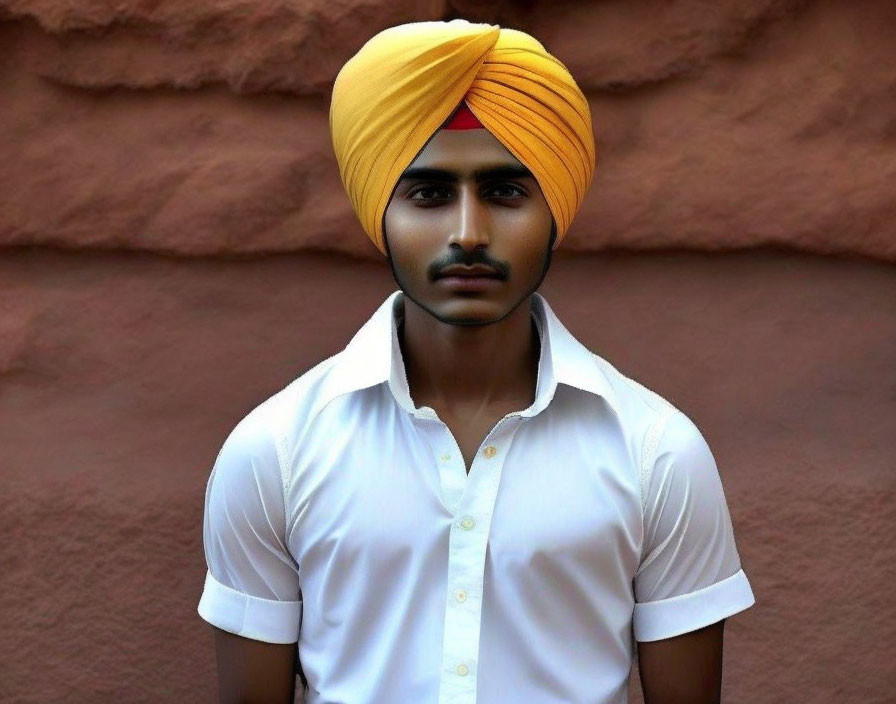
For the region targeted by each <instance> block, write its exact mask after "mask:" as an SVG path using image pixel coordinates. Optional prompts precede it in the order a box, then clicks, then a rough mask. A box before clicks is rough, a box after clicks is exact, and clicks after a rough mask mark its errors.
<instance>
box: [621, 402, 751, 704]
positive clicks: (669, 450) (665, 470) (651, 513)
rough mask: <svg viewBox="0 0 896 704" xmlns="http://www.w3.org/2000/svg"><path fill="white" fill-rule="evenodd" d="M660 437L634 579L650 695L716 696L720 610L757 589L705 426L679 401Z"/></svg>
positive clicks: (659, 700)
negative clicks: (745, 567)
mask: <svg viewBox="0 0 896 704" xmlns="http://www.w3.org/2000/svg"><path fill="white" fill-rule="evenodd" d="M660 429H661V430H662V429H663V426H662V425H660ZM655 447H656V454H655V455H654V456H653V457H645V468H649V470H650V471H649V472H648V473H647V474H645V475H642V482H643V483H642V489H643V490H644V494H643V500H644V506H643V508H644V539H643V545H642V557H641V564H640V566H639V568H638V572H637V574H636V576H635V579H634V590H635V601H636V603H635V609H634V614H633V628H634V637H635V640H637V641H638V659H639V670H640V674H641V683H642V687H643V690H644V697H645V702H647V704H679V703H684V702H687V703H688V704H709V703H710V702H718V701H719V698H720V690H721V681H722V634H723V629H724V620H725V619H726V618H728V617H729V616H732V615H734V614H736V613H738V612H739V611H742V610H744V609H746V608H748V607H749V606H750V605H752V604H753V602H754V599H753V593H752V590H751V589H750V585H749V582H748V581H747V578H746V575H745V574H744V572H743V569H742V568H741V564H740V558H739V556H738V553H737V548H736V545H735V542H734V533H733V530H732V526H731V518H730V516H729V514H728V507H727V504H726V501H725V495H724V491H723V489H722V483H721V479H720V477H719V473H718V469H717V467H716V463H715V459H714V458H713V456H712V452H711V451H710V449H709V446H708V445H707V443H706V440H705V439H704V438H703V436H702V434H701V433H700V431H699V430H698V429H697V427H696V426H695V425H694V424H693V422H692V421H691V420H690V419H689V418H687V416H685V415H684V414H682V413H681V412H678V411H675V412H674V413H673V414H672V415H671V416H669V417H668V423H667V424H666V425H665V426H664V432H663V434H662V436H661V438H660V440H659V442H658V444H657V445H655ZM648 460H649V463H648Z"/></svg>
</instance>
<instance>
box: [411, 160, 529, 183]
mask: <svg viewBox="0 0 896 704" xmlns="http://www.w3.org/2000/svg"><path fill="white" fill-rule="evenodd" d="M473 178H474V179H475V180H476V181H490V180H495V179H502V178H506V179H516V178H535V177H534V176H533V175H532V172H531V171H529V169H527V168H526V167H525V166H522V165H516V164H507V165H505V166H491V167H485V168H482V169H476V170H475V171H474V172H473ZM399 180H400V181H412V180H414V181H417V180H423V181H439V182H442V183H457V182H458V181H459V180H460V177H459V175H458V173H457V172H456V171H448V170H447V169H435V168H431V167H428V166H412V167H411V168H409V169H405V171H404V173H402V174H401V178H400V179H399Z"/></svg>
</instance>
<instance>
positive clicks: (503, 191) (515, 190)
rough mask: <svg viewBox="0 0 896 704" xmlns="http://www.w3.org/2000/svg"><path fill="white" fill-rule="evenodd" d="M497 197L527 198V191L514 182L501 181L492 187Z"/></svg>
mask: <svg viewBox="0 0 896 704" xmlns="http://www.w3.org/2000/svg"><path fill="white" fill-rule="evenodd" d="M491 192H492V193H494V195H495V197H496V198H509V199H513V198H525V197H526V191H524V190H523V189H522V188H520V187H519V186H517V185H516V184H514V183H501V184H498V185H497V186H495V187H494V188H492V189H491Z"/></svg>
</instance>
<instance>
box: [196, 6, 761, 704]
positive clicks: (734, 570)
mask: <svg viewBox="0 0 896 704" xmlns="http://www.w3.org/2000/svg"><path fill="white" fill-rule="evenodd" d="M330 124H331V130H332V134H333V143H334V147H335V150H336V156H337V161H338V163H339V168H340V171H341V174H342V178H343V183H344V184H345V187H346V190H347V192H348V194H349V196H350V198H351V200H352V203H353V206H354V208H355V211H356V212H357V213H358V216H359V218H360V220H361V223H362V225H363V226H364V229H365V231H366V232H367V234H368V235H369V236H370V237H371V239H372V240H373V242H374V243H375V244H376V245H377V247H378V248H379V249H380V250H381V251H382V252H383V254H385V255H386V256H387V257H388V260H389V263H390V265H391V267H392V271H393V275H394V277H395V280H396V282H397V284H398V286H399V289H400V290H398V291H396V292H395V293H393V294H392V295H391V296H389V297H388V298H387V299H386V301H385V302H384V303H383V304H382V305H381V306H380V307H379V309H378V310H377V311H376V312H375V313H374V314H373V316H372V317H371V318H370V320H369V321H368V322H367V323H366V324H365V325H364V326H363V327H362V328H361V330H360V331H359V332H358V333H357V334H356V335H355V337H354V338H353V339H352V340H351V342H350V343H349V345H348V346H347V347H346V348H345V349H344V350H343V351H341V352H340V353H339V354H336V355H335V356H333V357H330V358H329V359H327V360H325V361H323V362H321V363H320V364H318V365H317V366H315V367H314V368H313V369H311V370H310V371H308V372H306V373H305V374H303V375H302V376H300V377H299V378H298V379H297V380H296V381H294V382H293V383H292V384H290V385H289V386H287V387H286V388H285V389H283V390H282V391H280V392H279V393H277V394H275V395H274V396H273V397H271V398H270V399H268V400H267V401H265V402H264V403H262V404H261V405H260V406H258V407H257V408H255V409H254V410H253V411H252V412H251V413H249V414H248V415H247V416H246V417H245V418H244V419H243V420H242V421H241V422H240V423H239V424H238V425H237V427H236V428H235V429H234V430H233V432H232V433H231V434H230V436H229V437H228V438H227V440H226V442H225V443H224V446H223V447H222V449H221V452H220V454H219V455H218V458H217V460H216V462H215V466H214V469H213V471H212V475H211V478H210V480H209V483H208V490H207V495H206V507H205V529H204V538H205V551H206V558H207V562H208V574H207V577H206V582H205V590H204V592H203V594H202V599H201V601H200V604H199V613H200V614H201V615H202V617H203V618H204V619H206V620H207V621H208V622H210V623H211V624H212V625H213V626H214V627H215V629H214V632H215V635H216V646H217V654H218V664H219V675H220V689H221V700H222V701H226V702H239V701H244V702H289V701H291V700H292V696H293V685H294V676H295V671H296V667H297V661H299V660H300V661H301V668H302V670H303V673H304V678H305V679H306V680H307V687H306V693H305V697H306V701H307V702H309V704H317V703H321V704H322V703H324V702H326V703H328V704H330V703H334V704H335V703H336V702H339V703H344V704H418V703H424V702H432V704H437V703H438V704H455V703H456V704H473V703H477V704H504V703H506V702H513V703H515V702H526V704H558V703H561V702H582V703H587V704H610V703H612V704H622V703H623V702H625V701H626V687H627V680H628V676H629V672H630V669H631V665H632V658H633V654H634V652H635V648H634V641H638V642H639V647H638V649H637V652H638V657H639V666H640V673H641V678H642V682H643V688H644V691H645V698H646V700H647V701H648V702H649V704H672V703H679V702H682V703H683V702H688V704H695V703H698V704H699V703H701V702H714V701H718V699H719V692H720V686H721V673H722V627H723V623H724V619H725V618H727V617H729V616H731V615H732V614H734V613H736V612H738V611H741V610H742V609H745V608H747V607H748V606H750V605H751V604H752V603H753V595H752V592H751V590H750V586H749V583H748V581H747V578H746V576H745V575H744V572H743V571H742V569H741V566H740V561H739V558H738V554H737V550H736V547H735V543H734V537H733V535H732V530H731V522H730V518H729V514H728V510H727V507H726V504H725V498H724V494H723V491H722V486H721V483H720V481H719V475H718V472H717V469H716V465H715V462H714V460H713V456H712V454H711V453H710V450H709V448H708V447H707V444H706V442H705V440H704V438H703V437H702V435H701V434H700V432H699V430H698V429H697V428H696V427H695V425H694V424H693V423H692V422H691V420H690V419H689V418H687V417H686V416H685V415H684V414H683V413H681V412H680V411H679V410H677V409H676V408H674V407H673V406H672V405H670V404H669V403H668V402H666V401H664V400H663V399H662V398H660V397H659V396H658V395H656V394H655V393H653V392H651V391H649V390H647V389H645V388H644V387H642V386H640V385H639V384H637V383H636V382H634V381H632V380H630V379H628V378H626V377H625V376H623V375H622V374H621V373H620V372H619V371H617V370H616V369H615V368H614V367H613V366H611V365H610V364H609V363H608V362H606V361H605V360H603V359H602V358H600V357H599V356H597V355H596V354H594V353H593V352H591V351H589V350H588V349H586V348H585V347H583V346H582V345H581V344H580V343H579V342H578V341H577V340H576V339H575V338H574V337H573V336H572V335H571V334H570V333H569V332H568V331H567V330H566V328H564V327H563V325H562V324H561V323H560V321H559V320H558V319H557V317H556V316H555V315H554V313H553V311H552V310H551V308H550V306H549V305H548V302H547V301H546V300H545V299H544V298H543V297H542V296H541V295H539V294H538V293H536V290H537V289H538V287H539V285H540V284H541V282H542V280H543V278H544V276H545V273H546V272H547V269H548V266H549V263H550V259H551V252H552V251H553V249H554V248H555V247H556V246H557V244H559V242H560V241H561V240H562V238H563V236H564V235H565V233H566V231H567V229H568V227H569V224H570V221H571V220H572V218H573V216H574V215H575V213H576V211H577V210H578V208H579V206H580V204H581V202H582V199H583V197H584V195H585V193H586V191H587V188H588V186H589V184H590V183H591V178H592V174H593V170H594V158H595V155H594V140H593V135H592V131H591V117H590V113H589V111H588V105H587V102H586V101H585V98H584V96H583V95H582V93H581V91H580V90H579V89H578V87H577V86H576V84H575V82H574V81H573V79H572V77H571V76H570V75H569V73H568V72H567V71H566V69H565V68H564V67H563V66H562V64H560V62H559V61H557V60H556V59H555V58H553V57H551V56H550V55H549V54H548V53H547V52H546V51H545V50H544V48H543V47H542V46H541V44H539V43H538V42H537V41H535V40H534V39H533V38H532V37H530V36H528V35H526V34H523V33H521V32H516V31H513V30H507V29H500V28H498V27H494V26H490V25H479V24H470V23H467V22H465V21H462V20H454V21H452V22H427V23H418V24H411V25H403V26H400V27H395V28H392V29H390V30H386V31H385V32H382V33H380V34H378V35H377V36H375V37H374V38H373V39H372V40H371V41H370V42H368V43H367V44H366V45H365V46H364V47H363V48H362V49H361V51H360V52H359V53H358V54H357V55H356V56H355V57H353V58H352V59H351V61H349V62H348V64H346V66H345V67H344V68H343V69H342V71H341V72H340V74H339V76H338V77H337V80H336V83H335V85H334V90H333V100H332V105H331V112H330Z"/></svg>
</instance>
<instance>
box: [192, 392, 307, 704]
mask: <svg viewBox="0 0 896 704" xmlns="http://www.w3.org/2000/svg"><path fill="white" fill-rule="evenodd" d="M266 410H269V407H259V408H258V409H256V410H255V411H253V412H252V413H250V414H249V416H247V417H246V418H245V419H243V420H242V421H241V422H240V423H239V424H238V425H237V427H236V428H235V429H234V430H233V431H232V432H231V434H230V435H229V436H228V438H227V440H226V441H225V442H224V445H223V447H222V448H221V451H220V453H219V454H218V458H217V460H216V461H215V465H214V468H213V470H212V474H211V477H210V478H209V482H208V486H207V489H206V503H205V517H204V528H203V542H204V546H205V556H206V562H207V565H208V571H207V573H206V579H205V586H204V588H203V592H202V597H201V599H200V602H199V607H198V610H199V615H200V616H201V617H202V618H203V619H205V620H206V621H207V622H208V623H210V624H211V625H212V626H213V627H214V628H213V633H214V643H215V650H216V655H217V661H218V678H219V691H220V701H221V702H222V703H227V704H274V703H275V702H276V703H277V704H281V703H286V704H289V703H291V702H292V701H293V695H294V690H295V688H296V687H295V678H296V674H297V672H296V670H297V669H298V667H299V666H298V645H297V641H298V640H299V635H300V626H301V614H302V600H301V590H300V584H299V572H298V564H297V563H296V562H295V560H294V559H293V557H292V554H291V553H290V550H289V546H288V544H287V537H286V536H287V531H286V522H287V519H286V511H285V506H284V480H283V475H282V472H281V468H280V461H279V457H278V454H277V449H276V443H275V442H274V439H273V436H272V433H271V431H270V428H271V426H272V424H273V421H272V419H271V418H270V417H269V416H267V415H265V411H266Z"/></svg>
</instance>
